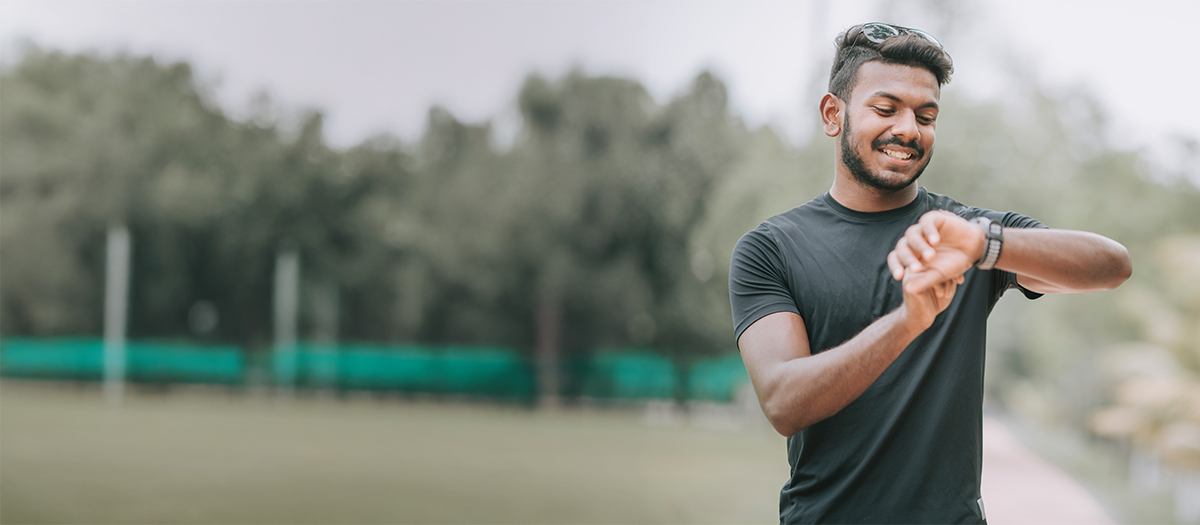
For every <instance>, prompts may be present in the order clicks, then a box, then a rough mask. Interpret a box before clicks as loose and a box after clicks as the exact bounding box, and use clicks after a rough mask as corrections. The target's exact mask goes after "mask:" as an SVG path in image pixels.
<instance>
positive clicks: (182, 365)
mask: <svg viewBox="0 0 1200 525" xmlns="http://www.w3.org/2000/svg"><path fill="white" fill-rule="evenodd" d="M125 356H126V365H125V366H126V372H125V373H126V375H127V377H128V378H129V379H132V380H134V381H148V382H184V383H223V384H236V383H241V382H242V379H243V373H244V371H245V362H244V359H243V357H242V351H241V349H239V348H237V347H233V346H193V345H182V344H173V343H157V342H132V343H128V345H127V346H126V354H125Z"/></svg>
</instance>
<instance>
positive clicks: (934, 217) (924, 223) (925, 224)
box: [917, 213, 945, 246]
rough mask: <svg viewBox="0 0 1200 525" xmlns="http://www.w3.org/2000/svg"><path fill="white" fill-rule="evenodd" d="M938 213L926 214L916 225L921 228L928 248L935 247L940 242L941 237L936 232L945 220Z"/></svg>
mask: <svg viewBox="0 0 1200 525" xmlns="http://www.w3.org/2000/svg"><path fill="white" fill-rule="evenodd" d="M941 215H942V214H940V213H926V214H925V215H923V216H921V220H920V221H917V224H919V225H920V226H921V233H923V234H925V238H926V239H928V240H929V244H930V246H937V245H938V243H940V242H942V235H941V233H939V232H938V226H940V225H941V224H942V222H943V221H944V220H945V219H944V218H943V217H942V216H941Z"/></svg>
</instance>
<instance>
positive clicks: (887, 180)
mask: <svg viewBox="0 0 1200 525" xmlns="http://www.w3.org/2000/svg"><path fill="white" fill-rule="evenodd" d="M920 176H921V174H920V173H919V172H918V173H917V174H915V175H912V176H909V175H905V174H902V173H896V172H876V173H872V174H870V175H868V176H866V177H861V176H859V177H855V178H857V179H858V181H859V182H861V183H863V184H865V185H867V186H870V187H872V188H875V189H877V190H882V191H884V192H889V193H890V192H895V191H900V190H903V189H905V188H908V187H909V186H912V184H913V183H914V182H917V179H918V178H920Z"/></svg>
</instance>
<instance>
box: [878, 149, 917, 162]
mask: <svg viewBox="0 0 1200 525" xmlns="http://www.w3.org/2000/svg"><path fill="white" fill-rule="evenodd" d="M883 152H884V153H886V154H887V156H889V157H891V158H893V159H898V160H908V159H910V158H912V155H911V154H908V153H901V152H899V151H893V150H890V149H885V150H883Z"/></svg>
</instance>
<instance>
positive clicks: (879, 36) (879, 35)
mask: <svg viewBox="0 0 1200 525" xmlns="http://www.w3.org/2000/svg"><path fill="white" fill-rule="evenodd" d="M860 34H861V35H862V36H864V37H866V39H867V40H870V41H872V42H874V43H876V44H882V43H883V41H884V40H887V39H889V38H892V37H894V36H900V35H917V36H919V37H921V38H924V39H925V40H927V41H929V43H931V44H933V45H935V46H938V49H944V48H943V47H942V43H941V42H938V39H936V38H934V37H933V35H931V34H929V33H926V32H924V31H921V30H920V29H913V28H911V27H902V26H894V25H892V24H885V23H883V22H871V23H868V24H863V25H862V32H861V33H860Z"/></svg>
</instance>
